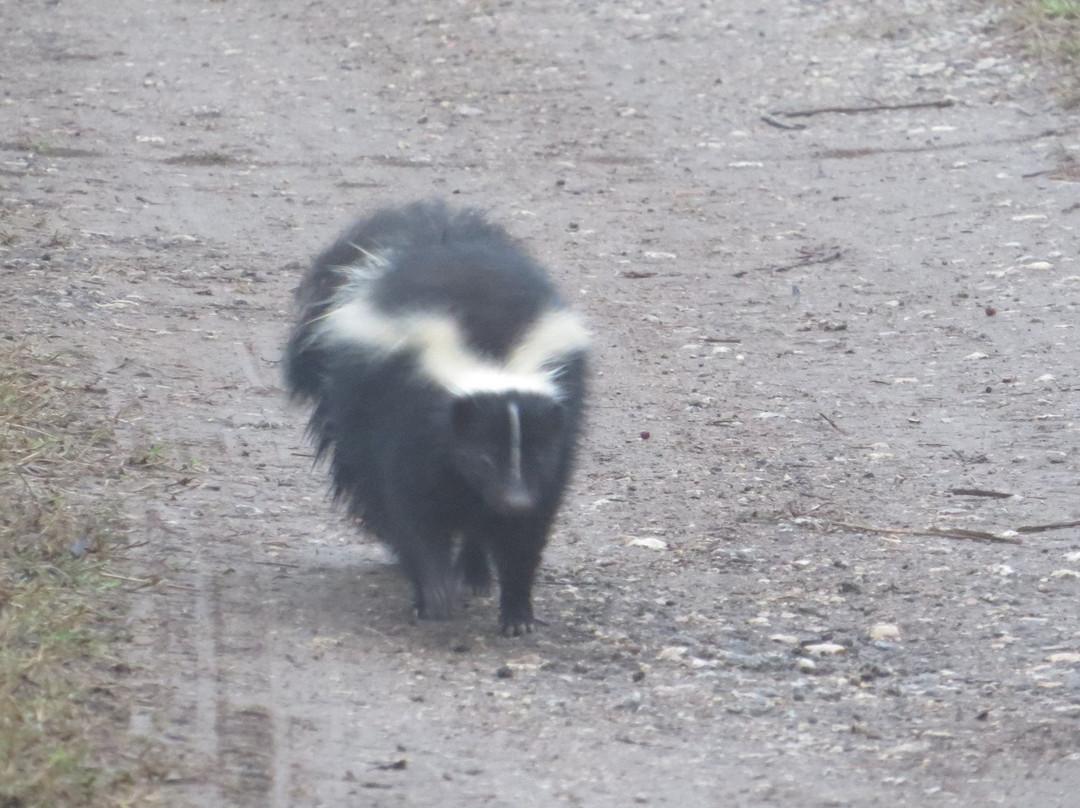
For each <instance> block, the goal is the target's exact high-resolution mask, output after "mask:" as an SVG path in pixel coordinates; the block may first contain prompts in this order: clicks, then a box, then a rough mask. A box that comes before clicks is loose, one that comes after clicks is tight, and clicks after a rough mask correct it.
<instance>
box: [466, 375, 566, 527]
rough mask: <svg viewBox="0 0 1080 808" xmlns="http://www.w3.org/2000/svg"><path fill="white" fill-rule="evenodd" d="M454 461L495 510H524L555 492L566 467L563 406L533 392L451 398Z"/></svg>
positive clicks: (546, 500)
mask: <svg viewBox="0 0 1080 808" xmlns="http://www.w3.org/2000/svg"><path fill="white" fill-rule="evenodd" d="M450 421H451V428H452V434H453V444H452V445H453V462H454V466H455V468H456V469H457V471H458V473H459V474H461V476H462V478H463V479H464V480H465V481H466V483H467V484H468V485H469V487H470V488H471V489H472V490H473V491H475V492H476V493H477V494H478V495H479V496H480V498H481V499H482V500H483V501H484V502H485V504H487V505H488V507H490V508H492V509H493V510H494V511H496V512H497V513H501V514H504V515H508V516H509V515H524V514H527V513H529V512H530V511H532V510H534V509H536V508H537V507H539V506H542V505H549V504H550V500H551V498H552V497H556V498H557V497H558V495H559V488H560V478H561V475H562V474H563V473H564V472H565V469H564V468H563V464H564V463H565V462H566V461H565V459H564V458H565V456H566V452H565V448H566V446H565V442H566V440H567V436H566V430H565V429H564V426H565V421H566V412H565V405H564V404H563V403H561V402H560V401H559V400H557V399H555V398H553V397H551V396H546V395H540V394H535V393H519V394H514V395H507V394H505V393H504V394H490V393H482V394H476V395H470V396H463V397H460V398H455V399H454V401H453V404H452V406H451V414H450Z"/></svg>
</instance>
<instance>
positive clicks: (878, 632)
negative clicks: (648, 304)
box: [868, 623, 900, 642]
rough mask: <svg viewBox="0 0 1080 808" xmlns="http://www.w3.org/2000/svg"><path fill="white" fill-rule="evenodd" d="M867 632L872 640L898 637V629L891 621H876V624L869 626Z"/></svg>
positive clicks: (877, 640) (896, 638)
mask: <svg viewBox="0 0 1080 808" xmlns="http://www.w3.org/2000/svg"><path fill="white" fill-rule="evenodd" d="M868 633H869V635H870V639H871V640H873V641H874V642H882V641H889V640H893V641H896V640H899V639H900V629H899V628H898V627H897V626H894V625H892V624H891V623H878V624H877V625H876V626H871V627H870V631H869V632H868Z"/></svg>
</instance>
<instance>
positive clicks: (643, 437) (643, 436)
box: [641, 432, 650, 440]
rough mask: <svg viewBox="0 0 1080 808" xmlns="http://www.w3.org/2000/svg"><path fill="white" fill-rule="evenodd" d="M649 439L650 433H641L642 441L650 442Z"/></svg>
mask: <svg viewBox="0 0 1080 808" xmlns="http://www.w3.org/2000/svg"><path fill="white" fill-rule="evenodd" d="M649 437H650V435H649V433H648V432H642V433H641V439H642V440H648V439H649Z"/></svg>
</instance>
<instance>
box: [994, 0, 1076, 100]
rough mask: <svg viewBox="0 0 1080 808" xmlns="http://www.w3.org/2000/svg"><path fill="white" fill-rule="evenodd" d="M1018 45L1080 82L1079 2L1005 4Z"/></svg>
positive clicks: (1046, 0)
mask: <svg viewBox="0 0 1080 808" xmlns="http://www.w3.org/2000/svg"><path fill="white" fill-rule="evenodd" d="M1004 5H1005V7H1006V8H1008V9H1009V14H1008V23H1009V24H1010V25H1011V26H1012V27H1013V28H1014V29H1015V31H1016V38H1015V41H1016V42H1017V44H1018V45H1019V46H1020V47H1021V48H1022V50H1023V51H1025V52H1026V54H1027V55H1028V56H1031V57H1034V58H1036V59H1038V60H1040V61H1045V62H1047V63H1051V64H1053V65H1054V66H1055V67H1056V68H1057V69H1058V70H1060V71H1061V74H1062V77H1063V78H1065V79H1067V80H1069V81H1070V82H1072V83H1075V82H1076V81H1077V79H1078V78H1080V0H1004Z"/></svg>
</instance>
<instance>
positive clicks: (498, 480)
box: [286, 202, 585, 635]
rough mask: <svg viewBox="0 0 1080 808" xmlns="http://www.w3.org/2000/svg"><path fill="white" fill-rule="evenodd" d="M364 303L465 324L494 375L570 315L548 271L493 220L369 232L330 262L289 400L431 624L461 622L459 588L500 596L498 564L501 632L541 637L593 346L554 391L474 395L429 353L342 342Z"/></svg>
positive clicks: (374, 223) (384, 311)
mask: <svg viewBox="0 0 1080 808" xmlns="http://www.w3.org/2000/svg"><path fill="white" fill-rule="evenodd" d="M357 267H360V268H366V270H369V271H370V273H369V277H370V279H369V280H363V281H362V282H361V283H358V284H350V281H349V271H348V268H354V269H355V268H357ZM342 268H346V269H342ZM357 297H360V298H362V299H363V300H364V301H365V302H366V303H367V305H368V306H369V307H371V309H373V310H375V311H376V312H378V314H380V315H382V316H388V317H390V318H391V319H392V320H393V319H394V318H407V317H409V316H410V315H415V314H417V313H431V314H436V315H441V316H444V317H450V318H452V319H453V321H454V322H456V323H457V326H458V329H459V331H460V334H461V337H462V339H463V341H464V343H465V346H466V348H467V351H468V353H469V355H470V356H475V357H476V358H477V361H478V362H484V363H486V364H488V365H492V364H495V365H498V364H499V363H500V362H504V361H506V360H507V359H508V357H510V356H511V355H512V353H513V351H514V349H515V347H517V346H519V345H520V344H521V343H522V341H523V340H524V339H526V338H527V337H528V336H529V328H530V326H532V325H534V324H535V323H536V322H537V320H538V319H539V318H541V317H542V316H544V315H545V314H548V313H550V312H553V311H562V310H564V304H563V303H562V301H561V299H560V298H559V296H558V294H557V292H556V290H555V288H554V286H553V285H552V284H551V282H550V280H549V279H548V277H547V275H546V273H545V272H544V271H543V270H542V269H541V268H540V267H539V266H538V265H537V264H536V263H535V262H534V261H533V260H532V259H531V258H530V257H529V256H527V255H526V254H525V253H524V252H523V251H522V250H521V249H520V248H519V247H518V246H516V245H515V244H514V243H513V242H512V241H511V240H510V239H509V238H508V237H507V236H506V234H505V233H504V232H503V231H502V230H501V229H500V228H498V227H496V226H494V225H492V224H489V223H488V222H486V221H485V220H484V218H483V217H482V216H481V215H480V214H479V213H477V212H475V211H468V210H467V211H462V212H457V213H454V212H451V211H450V210H449V209H447V208H446V207H445V206H444V205H442V204H441V203H435V202H429V203H417V204H414V205H411V206H409V207H406V208H402V209H394V210H384V211H380V212H378V213H376V214H375V215H374V216H372V217H370V218H368V219H364V220H362V221H360V222H359V223H357V224H356V225H355V226H354V227H352V228H351V229H350V230H349V231H347V232H346V233H345V234H344V235H343V236H342V237H341V238H340V239H339V240H338V241H337V242H336V243H335V244H334V245H333V246H332V247H331V248H330V249H328V250H327V251H326V252H324V253H323V254H322V255H320V256H319V257H318V258H317V259H316V261H315V263H314V265H313V266H312V268H311V270H310V271H309V272H308V273H307V275H306V277H305V278H304V280H303V282H302V284H301V286H300V288H299V290H298V294H297V298H298V302H299V305H300V318H299V322H298V325H297V326H296V329H295V330H294V332H293V335H292V338H291V340H290V342H289V345H288V348H287V350H286V379H287V383H288V386H289V389H290V391H291V393H292V395H293V397H294V398H296V399H299V400H304V401H309V402H311V403H313V404H314V409H313V412H312V416H311V421H310V430H311V433H312V435H313V437H314V440H315V442H316V444H317V446H318V452H319V454H320V455H324V454H325V455H328V456H329V458H330V473H331V478H332V482H333V489H334V492H335V495H336V497H337V498H338V499H340V500H343V501H345V502H346V503H347V504H348V507H349V511H350V513H351V514H352V515H353V516H356V517H358V518H360V519H361V520H362V521H363V524H364V526H365V527H366V528H368V529H369V530H371V531H372V532H373V533H374V534H375V535H376V536H378V537H379V538H381V539H382V540H383V541H385V542H386V543H387V544H389V545H390V546H391V547H392V548H393V549H394V550H395V551H396V553H397V555H398V557H399V558H400V561H401V564H402V566H403V567H404V569H405V571H406V573H407V574H408V576H409V577H410V579H411V580H412V582H413V583H414V585H415V588H416V600H417V609H418V613H419V615H420V616H421V617H428V618H436V619H439V618H446V617H449V616H450V615H451V613H452V611H453V601H454V600H455V595H456V592H457V584H458V581H464V583H465V584H466V585H467V586H468V587H470V588H472V589H473V590H474V591H478V592H482V591H484V590H486V589H487V588H488V587H489V585H490V582H491V572H490V566H489V564H490V562H491V561H493V562H494V564H495V569H496V571H497V573H498V578H499V585H500V625H501V628H502V629H503V631H504V632H508V633H513V634H515V635H516V634H519V633H520V632H521V631H523V630H524V631H530V630H531V629H532V627H533V624H534V622H535V618H534V617H533V612H532V598H531V590H532V583H533V578H534V575H535V572H536V569H537V566H538V564H539V562H540V557H541V553H542V551H543V548H544V545H545V543H546V541H547V535H548V531H549V529H550V526H551V522H552V520H553V519H554V517H555V514H556V512H557V510H558V508H559V504H560V501H561V499H562V493H563V489H564V487H565V485H566V481H567V477H568V475H569V473H570V469H571V465H572V461H573V455H574V448H575V443H576V439H577V435H578V431H579V425H580V420H581V413H582V407H583V401H584V395H585V350H584V345H583V343H582V344H577V343H573V341H571V343H570V345H569V347H568V348H567V349H566V350H565V351H563V352H562V353H561V354H559V355H557V356H554V357H552V361H551V362H548V363H546V364H545V367H544V372H543V373H537V374H536V376H537V378H540V377H543V378H545V379H547V380H548V386H547V387H544V386H543V385H539V386H538V387H530V386H529V385H527V384H526V385H523V386H522V387H521V388H520V389H519V388H517V387H514V386H512V385H511V386H509V388H508V389H498V390H494V391H489V390H482V389H481V390H478V391H475V392H472V393H470V394H463V393H462V391H460V390H451V389H448V387H447V386H446V385H445V384H441V383H440V382H439V381H438V380H436V379H433V378H431V374H430V373H428V372H426V371H425V370H424V368H423V367H422V366H421V365H422V362H421V356H420V353H421V352H420V351H419V350H418V349H416V348H415V346H413V347H411V348H408V349H402V350H395V351H386V350H374V349H372V348H371V347H370V346H366V345H365V344H361V343H358V342H357V341H355V340H354V341H351V342H350V341H348V340H335V338H334V333H333V332H330V331H328V330H326V329H327V328H328V327H327V326H326V324H325V323H324V321H323V320H322V318H323V317H324V316H325V315H327V314H328V313H329V312H331V311H332V310H334V309H335V308H337V307H339V306H341V305H343V304H345V303H347V302H348V301H349V300H351V299H356V298H357ZM320 328H322V329H323V330H322V331H321V330H320ZM549 388H550V389H549ZM511 404H512V405H514V406H513V408H511V407H510V405H511ZM511 410H513V412H511ZM515 417H516V418H517V423H518V424H519V426H520V437H521V442H520V447H521V448H520V471H521V473H520V476H519V477H515V475H514V474H513V466H514V457H513V455H514V452H513V450H512V447H511V442H512V441H511V435H512V432H513V429H514V422H515ZM455 547H456V548H457V551H456V556H455Z"/></svg>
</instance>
